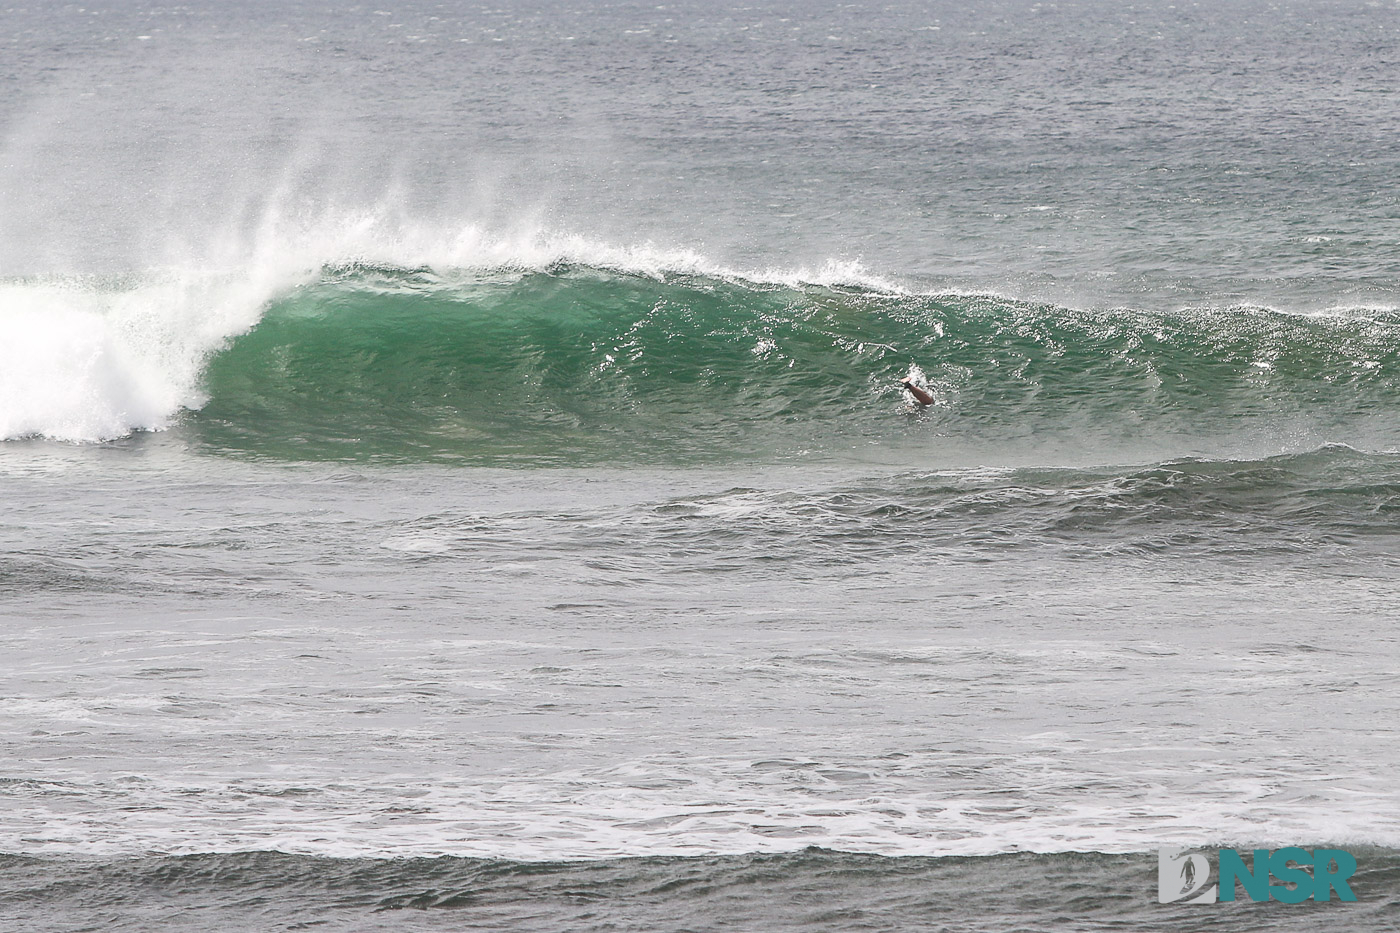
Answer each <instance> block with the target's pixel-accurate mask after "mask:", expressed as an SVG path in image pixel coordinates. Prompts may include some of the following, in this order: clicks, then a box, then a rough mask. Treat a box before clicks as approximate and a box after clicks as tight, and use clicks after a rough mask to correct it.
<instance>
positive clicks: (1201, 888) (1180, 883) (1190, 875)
mask: <svg viewBox="0 0 1400 933" xmlns="http://www.w3.org/2000/svg"><path fill="white" fill-rule="evenodd" d="M1209 881H1210V859H1208V858H1206V856H1205V855H1203V854H1202V853H1200V852H1198V851H1194V850H1192V849H1158V850H1157V900H1158V902H1159V903H1162V904H1177V903H1182V904H1214V903H1215V897H1216V889H1217V888H1218V885H1214V884H1211V885H1209V886H1207V885H1208V882H1209Z"/></svg>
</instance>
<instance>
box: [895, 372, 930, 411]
mask: <svg viewBox="0 0 1400 933" xmlns="http://www.w3.org/2000/svg"><path fill="white" fill-rule="evenodd" d="M899 384H900V385H901V386H902V387H903V388H904V391H906V392H908V393H909V394H910V395H912V396H914V401H916V402H918V403H919V404H920V405H932V404H933V396H932V395H930V394H929V392H928V390H927V389H925V388H922V387H920V386H918V385H916V384H915V383H914V377H913V376H905V377H904V378H903V379H901V380H899Z"/></svg>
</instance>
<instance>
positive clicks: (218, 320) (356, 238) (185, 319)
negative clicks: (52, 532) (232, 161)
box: [0, 211, 897, 442]
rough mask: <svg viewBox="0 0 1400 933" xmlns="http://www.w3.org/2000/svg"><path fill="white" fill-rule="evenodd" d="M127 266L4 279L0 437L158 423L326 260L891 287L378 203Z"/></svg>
mask: <svg viewBox="0 0 1400 933" xmlns="http://www.w3.org/2000/svg"><path fill="white" fill-rule="evenodd" d="M172 252H173V253H175V254H176V255H182V257H183V258H180V259H178V260H177V261H174V262H171V261H169V260H168V258H167V259H166V260H165V261H164V262H163V264H162V265H160V266H159V267H157V268H152V269H148V270H141V271H138V272H136V273H133V274H132V275H130V276H127V277H124V278H121V279H113V278H111V277H106V278H96V277H67V278H63V277H38V278H34V277H31V278H24V279H11V280H9V281H3V282H0V439H11V438H18V437H27V436H36V437H45V438H49V439H53V440H61V441H73V442H95V441H103V440H108V439H112V438H116V437H122V436H125V435H127V434H130V433H132V432H134V431H158V430H162V429H164V428H166V427H168V426H169V425H170V423H171V421H172V419H173V418H174V417H175V416H176V415H177V414H178V413H179V412H180V411H181V410H182V409H190V408H198V407H199V406H200V405H202V404H203V403H204V401H205V399H204V398H203V396H202V395H201V393H200V387H199V383H200V375H201V373H202V370H203V367H204V365H205V363H206V362H207V361H208V359H209V357H210V355H211V354H213V353H216V352H218V350H219V349H221V348H222V347H223V346H224V345H225V343H226V342H227V341H228V340H229V339H230V338H232V337H234V336H236V335H238V334H240V333H243V332H245V331H247V330H248V329H249V328H251V327H253V326H255V325H256V323H257V322H258V320H259V319H260V317H261V316H262V314H263V313H264V311H265V310H266V308H267V307H268V305H269V303H270V302H271V301H273V300H274V299H275V298H276V297H277V296H278V295H279V294H281V293H285V292H286V291H288V290H290V289H292V288H295V287H296V286H298V285H302V284H306V283H309V282H313V281H315V279H316V278H317V277H318V276H319V275H320V274H321V270H322V269H324V268H326V267H328V266H335V265H344V264H347V263H351V264H353V263H366V264H374V265H380V266H389V267H399V268H405V269H415V268H423V267H428V268H430V269H433V270H434V271H437V272H440V273H444V274H451V273H453V272H462V271H465V272H471V273H479V272H483V271H486V272H501V271H505V272H530V271H540V270H545V269H549V268H552V267H557V266H558V265H560V264H570V265H580V266H588V267H593V268H599V269H607V270H612V271H616V272H621V273H625V274H635V275H644V276H649V277H653V278H658V279H665V278H667V277H670V276H675V275H698V276H707V277H711V278H718V279H726V280H731V281H742V282H748V283H751V284H755V285H784V286H790V287H796V286H800V285H819V286H839V285H845V286H855V287H861V288H867V289H871V290H878V291H883V292H892V291H896V290H897V287H896V286H895V285H894V284H893V283H890V282H888V281H886V280H884V279H881V278H879V277H876V276H873V275H871V274H870V273H868V272H867V271H866V270H865V269H864V268H863V267H862V266H860V265H859V264H858V263H852V262H834V261H833V262H829V263H826V264H824V265H822V266H819V267H816V268H814V269H805V268H794V269H788V270H783V269H766V270H743V269H737V268H731V267H728V266H725V265H722V264H719V263H715V262H713V261H711V260H709V259H708V258H706V257H705V256H703V255H702V254H700V253H698V252H696V251H693V250H688V249H682V248H670V247H664V246H659V245H656V244H652V243H642V244H635V245H622V246H619V245H614V244H609V243H605V242H601V241H598V240H593V239H589V238H587V237H583V236H578V235H574V234H567V233H563V234H560V233H550V232H546V231H543V230H540V229H518V230H507V231H492V230H488V229H486V228H484V227H482V226H478V225H474V224H464V225H460V226H457V227H449V228H444V227H442V226H431V225H421V224H413V223H408V222H404V221H402V220H396V219H392V218H391V217H390V216H389V213H388V212H386V211H355V212H334V211H327V212H325V213H323V214H321V215H318V216H316V217H315V218H313V219H310V220H307V219H306V218H297V219H293V218H288V217H286V216H283V215H282V214H281V213H280V212H277V211H270V212H269V213H268V215H267V216H266V217H265V218H263V220H262V221H261V222H260V223H259V224H258V225H257V226H256V229H255V230H253V231H252V232H251V233H248V234H246V235H244V236H241V237H240V236H239V235H235V234H227V235H223V236H211V237H207V238H206V242H205V243H203V244H202V245H200V246H198V247H189V248H184V249H181V250H173V251H172Z"/></svg>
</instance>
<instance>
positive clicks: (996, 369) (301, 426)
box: [184, 267, 1400, 465]
mask: <svg viewBox="0 0 1400 933" xmlns="http://www.w3.org/2000/svg"><path fill="white" fill-rule="evenodd" d="M1397 363H1400V322H1397V320H1396V319H1395V318H1394V316H1393V315H1374V314H1373V315H1370V316H1360V315H1355V314H1353V315H1332V316H1325V317H1306V316H1300V315H1289V314H1282V313H1277V312H1270V311H1263V310H1248V309H1246V310H1232V311H1194V312H1193V311H1184V312H1178V313H1175V314H1155V313H1148V312H1142V311H1135V310H1118V311H1092V312H1088V311H1077V310H1071V309H1065V308H1059V307H1055V306H1047V305H1035V304H1028V303H1024V302H1015V301H1010V300H1006V299H999V298H991V297H948V296H937V297H929V296H911V295H891V294H884V293H876V292H871V291H868V290H863V289H858V288H831V287H818V286H781V285H764V284H757V283H752V282H744V281H734V280H729V279H722V278H715V277H705V276H678V277H670V278H667V279H665V280H662V279H657V278H651V277H646V276H637V275H629V274H624V273H616V272H610V271H606V270H600V269H592V268H579V267H568V268H558V269H553V270H550V271H547V272H534V273H505V272H502V273H499V274H495V275H477V276H474V277H470V278H456V279H448V278H444V277H442V276H438V275H435V274H432V273H429V272H426V271H416V272H414V271H404V270H393V269H377V270H375V269H369V270H366V269H358V268H356V269H344V270H340V271H338V272H328V273H327V274H326V275H325V276H324V277H323V278H322V279H321V280H320V281H319V282H317V283H316V284H314V285H310V286H307V287H304V288H301V289H299V290H298V291H296V292H294V293H292V294H290V295H288V296H286V297H284V298H283V299H281V300H280V301H278V302H276V303H275V304H274V305H273V306H272V307H271V308H269V309H268V311H267V313H266V314H265V316H264V317H263V319H262V321H261V322H260V323H259V324H258V325H257V326H256V327H255V328H254V329H253V330H252V331H250V332H248V333H246V334H244V335H243V336H241V337H239V338H237V339H235V340H234V341H232V343H231V344H230V345H229V346H228V347H227V348H226V349H225V350H224V351H223V352H221V353H220V354H218V355H217V356H215V357H214V358H213V359H212V360H211V361H210V363H209V365H208V368H207V371H206V375H205V385H204V388H205V391H206V393H207V395H208V398H209V401H208V403H207V404H206V405H205V406H204V408H203V409H202V410H200V411H198V412H194V413H191V415H190V416H189V418H188V419H187V420H186V423H185V425H184V430H185V431H186V432H188V434H189V436H190V437H191V438H192V439H193V441H194V442H195V443H196V444H198V445H201V446H203V447H205V448H208V449H213V450H218V451H224V452H233V453H240V454H247V455H252V456H257V457H267V458H276V459H342V458H344V459H393V460H461V461H466V462H471V463H479V464H497V465H520V464H540V465H559V464H589V463H603V462H611V463H617V462H623V463H665V464H674V463H696V462H700V463H721V462H725V461H729V460H732V459H734V458H750V457H774V456H777V457H785V456H799V455H800V456H812V455H815V456H821V455H823V454H828V455H838V456H841V455H849V454H850V453H851V452H861V451H867V452H868V451H869V450H870V449H872V448H883V449H885V450H888V451H893V452H896V453H897V454H898V456H901V457H908V458H918V457H920V456H922V455H924V454H926V453H928V452H930V451H933V450H938V449H945V448H949V447H959V446H962V447H964V448H966V449H968V450H977V449H979V448H980V447H986V446H995V447H998V448H1000V449H1003V450H1007V449H1017V448H1018V447H1019V448H1021V449H1024V450H1026V451H1030V450H1031V449H1041V450H1044V449H1050V450H1058V451H1061V452H1068V451H1077V452H1081V453H1086V454H1087V453H1088V452H1094V451H1101V452H1103V454H1104V457H1105V458H1108V457H1110V456H1111V455H1112V453H1113V452H1114V451H1122V450H1124V449H1128V448H1134V449H1139V448H1140V449H1144V450H1145V449H1149V448H1150V449H1151V451H1152V452H1153V453H1156V454H1158V455H1160V456H1179V455H1196V454H1212V453H1214V454H1218V453H1220V450H1219V449H1216V448H1221V447H1222V445H1223V446H1224V447H1228V446H1229V445H1231V444H1238V443H1242V442H1243V441H1242V439H1249V438H1254V439H1258V440H1259V441H1260V443H1262V444H1263V445H1264V446H1265V447H1269V446H1270V445H1271V444H1272V445H1273V446H1275V447H1280V446H1282V447H1288V446H1290V445H1292V446H1294V447H1298V448H1301V447H1306V446H1317V445H1318V444H1320V443H1328V442H1332V443H1349V444H1353V445H1355V446H1363V447H1373V448H1374V447H1376V446H1378V445H1386V444H1395V443H1400V432H1397V430H1396V427H1395V425H1394V424H1393V421H1394V419H1392V418H1391V417H1390V412H1391V411H1392V410H1393V409H1394V407H1395V406H1396V404H1397V403H1400V387H1398V386H1397V384H1396V379H1395V375H1394V374H1395V372H1396V366H1397ZM911 366H915V367H918V368H920V369H922V371H923V373H924V374H925V375H926V378H927V383H928V386H929V388H930V389H931V391H932V393H933V395H934V396H935V398H936V400H937V403H936V404H935V405H933V406H931V407H930V408H929V409H927V410H920V411H915V410H914V408H913V407H912V406H910V405H909V403H908V402H907V401H906V400H905V399H904V398H903V396H902V394H901V392H900V391H899V389H898V388H897V386H896V382H897V380H898V379H899V378H901V377H903V376H905V375H907V374H908V373H909V372H910V371H911ZM1274 442H1277V443H1274ZM1089 459H1090V460H1093V459H1094V457H1092V456H1089Z"/></svg>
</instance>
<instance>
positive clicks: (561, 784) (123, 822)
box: [0, 749, 1400, 861]
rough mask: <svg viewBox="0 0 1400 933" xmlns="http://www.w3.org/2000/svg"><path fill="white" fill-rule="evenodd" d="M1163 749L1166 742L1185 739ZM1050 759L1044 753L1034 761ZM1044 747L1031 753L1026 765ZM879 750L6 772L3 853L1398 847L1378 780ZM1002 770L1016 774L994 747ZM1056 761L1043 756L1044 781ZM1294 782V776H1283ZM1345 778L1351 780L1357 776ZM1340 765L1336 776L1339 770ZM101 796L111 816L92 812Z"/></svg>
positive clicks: (563, 854)
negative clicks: (428, 774) (1260, 776)
mask: <svg viewBox="0 0 1400 933" xmlns="http://www.w3.org/2000/svg"><path fill="white" fill-rule="evenodd" d="M1158 751H1163V752H1170V751H1171V750H1170V749H1160V750H1158ZM1038 763H1039V764H1040V765H1041V766H1044V765H1045V764H1046V762H1045V761H1040V762H1038ZM1036 764H1037V762H1036V761H1034V760H1027V761H1026V762H1023V763H1022V766H1023V767H1027V768H1031V767H1033V766H1035V765H1036ZM869 765H870V763H868V762H867V763H865V764H864V765H861V766H852V767H847V768H841V767H837V766H834V765H823V764H820V763H818V762H811V761H772V762H703V761H693V762H689V763H687V766H686V767H684V768H677V767H675V766H672V765H668V764H666V763H664V762H659V761H647V760H640V761H633V762H626V763H620V764H618V765H616V766H614V767H611V768H609V769H606V770H605V771H602V772H587V773H584V772H568V773H559V774H552V775H540V774H536V775H525V774H522V775H519V776H512V777H510V778H501V779H498V780H494V781H482V782H479V783H466V782H458V781H452V780H444V781H440V782H436V783H425V782H423V781H422V780H421V778H418V777H416V776H414V775H412V774H402V775H397V776H390V777H391V779H390V780H387V781H383V782H376V783H372V784H365V783H362V782H344V781H334V780H332V781H320V780H308V779H306V778H305V777H302V778H298V779H289V778H285V777H281V776H275V775H264V776H260V777H256V778H255V777H249V778H246V779H236V780H232V781H228V780H218V779H212V778H210V777H206V776H200V775H185V776H183V777H182V778H181V779H179V780H174V781H171V780H164V779H150V778H138V777H134V776H133V777H129V778H126V779H119V780H115V781H111V782H104V783H102V784H90V783H87V782H85V781H83V780H81V779H78V780H63V779H62V777H61V776H59V777H58V779H56V780H48V779H46V780H42V781H29V782H23V783H22V784H20V785H18V786H16V785H11V786H9V787H8V788H7V789H6V792H5V796H6V797H7V798H8V804H7V808H6V811H7V812H6V813H5V814H4V815H3V816H0V852H7V853H23V854H28V855H48V856H55V855H62V856H109V857H110V856H118V855H124V854H128V853H130V852H152V853H159V854H166V855H180V854H194V853H202V852H236V851H249V850H275V851H281V852H288V853H295V854H305V855H321V856H330V857H339V858H384V857H395V858H402V857H431V856H440V855H452V856H463V857H479V858H508V859H516V860H521V861H533V860H551V861H553V860H558V859H561V858H566V859H592V858H614V857H623V856H643V855H646V856H662V855H702V854H704V855H710V854H742V853H752V852H783V851H792V850H796V849H802V848H805V847H807V846H821V847H823V848H829V849H835V850H840V851H847V852H861V853H871V854H878V855H886V856H980V855H995V854H1000V853H1005V852H1045V853H1049V852H1142V851H1150V850H1153V849H1156V848H1158V847H1160V846H1164V845H1180V846H1210V845H1217V846H1230V845H1234V846H1267V847H1270V848H1275V847H1278V846H1282V845H1309V846H1311V845H1320V844H1328V843H1340V844H1351V845H1379V846H1383V847H1390V848H1396V847H1400V821H1398V820H1396V819H1394V818H1385V817H1381V816H1379V815H1378V814H1382V813H1386V812H1389V810H1388V806H1389V799H1390V794H1389V792H1388V790H1387V789H1385V788H1384V787H1382V786H1381V785H1380V782H1379V781H1377V782H1375V786H1374V787H1371V788H1369V789H1367V788H1358V787H1351V788H1349V790H1348V792H1347V793H1344V794H1343V793H1337V792H1335V791H1337V790H1338V789H1337V788H1327V790H1328V791H1329V792H1328V794H1327V795H1326V796H1327V797H1328V798H1329V799H1328V800H1327V801H1326V803H1325V804H1324V803H1322V802H1318V801H1314V802H1312V803H1308V802H1306V801H1307V797H1306V795H1307V792H1308V791H1310V790H1317V789H1319V788H1318V787H1312V786H1307V785H1308V783H1309V782H1307V781H1301V782H1296V781H1295V782H1291V783H1293V784H1295V785H1298V786H1292V787H1282V786H1275V785H1274V784H1270V783H1268V782H1264V781H1259V780H1255V781H1249V780H1239V779H1235V778H1232V777H1231V776H1230V774H1231V772H1229V771H1224V772H1222V773H1221V774H1220V776H1219V777H1218V778H1212V777H1211V776H1210V775H1205V776H1203V777H1202V779H1201V781H1200V786H1199V787H1198V788H1197V790H1196V791H1195V792H1194V793H1192V794H1189V795H1182V794H1181V793H1180V792H1179V789H1177V790H1173V789H1169V788H1168V787H1165V786H1163V785H1162V784H1160V783H1154V782H1153V781H1152V780H1150V778H1151V775H1148V774H1144V775H1142V776H1141V778H1142V779H1141V780H1137V781H1133V780H1128V781H1125V780H1124V778H1125V777H1126V775H1118V776H1117V778H1115V779H1114V780H1112V781H1108V782H1105V783H1104V784H1103V785H1102V786H1096V780H1095V778H1094V776H1093V775H1092V774H1086V775H1080V776H1079V781H1078V785H1079V786H1080V787H1081V791H1080V792H1079V793H1077V794H1076V793H1069V791H1070V790H1071V788H1072V782H1070V781H1069V780H1068V777H1069V776H1066V783H1065V784H1064V785H1063V786H1053V787H1052V786H1050V784H1049V783H1047V784H1046V785H1045V786H1043V787H1039V788H1031V789H1030V792H1029V793H1028V794H1025V795H1017V796H1016V797H1014V798H1007V797H1006V796H1004V795H1000V794H996V793H985V792H979V791H977V790H975V789H974V788H971V787H969V788H966V789H965V790H964V791H963V792H960V793H947V792H937V791H933V790H932V789H930V788H927V787H923V788H921V787H919V786H918V785H919V784H921V783H925V782H924V781H921V780H919V779H917V776H915V775H910V774H901V773H898V772H897V771H890V770H886V771H885V772H884V773H878V772H876V773H871V771H870V769H869ZM988 770H989V773H991V774H992V775H996V774H999V773H1001V767H1000V766H999V765H997V764H995V763H992V764H991V765H990V767H989V769H988ZM1045 777H1046V776H1045V775H1040V778H1041V779H1042V781H1043V780H1044V778H1045ZM1285 783H1289V782H1285ZM1350 783H1352V784H1354V783H1355V781H1354V779H1352V780H1351V781H1350ZM1324 784H1325V782H1324ZM94 812H100V813H102V814H103V819H102V820H100V821H96V820H93V819H91V814H92V813H94Z"/></svg>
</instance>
